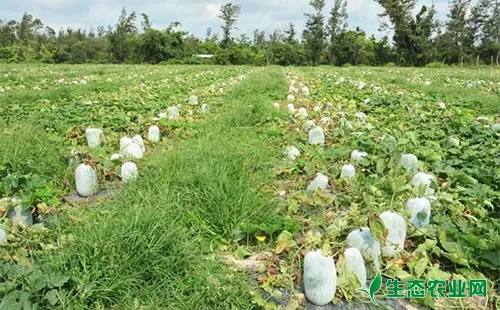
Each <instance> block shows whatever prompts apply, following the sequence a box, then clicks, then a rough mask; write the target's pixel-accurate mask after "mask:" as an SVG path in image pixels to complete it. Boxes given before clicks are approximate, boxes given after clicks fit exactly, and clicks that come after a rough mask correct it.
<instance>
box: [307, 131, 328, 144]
mask: <svg viewBox="0 0 500 310" xmlns="http://www.w3.org/2000/svg"><path fill="white" fill-rule="evenodd" d="M308 142H309V144H312V145H325V133H324V132H323V128H321V127H316V128H314V129H311V130H310V131H309V137H308Z"/></svg>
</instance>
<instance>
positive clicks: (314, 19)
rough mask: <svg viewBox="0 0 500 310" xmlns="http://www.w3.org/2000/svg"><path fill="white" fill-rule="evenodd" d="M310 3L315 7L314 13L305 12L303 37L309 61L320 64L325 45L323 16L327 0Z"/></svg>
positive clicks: (316, 0)
mask: <svg viewBox="0 0 500 310" xmlns="http://www.w3.org/2000/svg"><path fill="white" fill-rule="evenodd" d="M309 4H310V5H311V6H312V7H313V9H314V13H313V14H305V16H306V17H307V21H306V26H305V29H304V32H303V34H302V37H303V39H304V45H305V48H306V50H307V52H308V56H309V62H310V63H311V64H313V65H318V64H319V63H320V59H321V54H322V53H323V49H324V47H325V21H324V19H325V17H324V16H323V9H324V7H325V0H311V1H310V2H309Z"/></svg>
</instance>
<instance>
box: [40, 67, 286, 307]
mask: <svg viewBox="0 0 500 310" xmlns="http://www.w3.org/2000/svg"><path fill="white" fill-rule="evenodd" d="M284 91H285V82H284V79H283V76H282V73H281V69H277V68H273V69H267V70H263V71H261V72H258V73H256V74H254V75H252V76H251V77H250V78H249V79H247V80H245V81H244V82H242V83H241V85H239V86H238V87H236V88H235V89H234V90H233V91H232V92H231V93H230V94H229V95H228V100H227V106H225V107H224V108H225V111H223V112H222V113H220V116H218V117H216V118H214V119H213V120H211V121H209V122H208V123H206V124H205V125H203V126H202V127H201V128H200V129H199V130H200V132H199V134H198V136H197V138H194V140H188V141H186V142H184V143H182V144H181V145H180V146H179V147H178V148H176V149H175V150H173V151H172V152H169V153H162V154H157V155H154V156H152V157H150V158H149V159H147V162H146V165H147V171H146V173H145V174H144V175H143V176H141V177H140V178H139V179H138V180H137V181H136V182H134V183H133V184H131V185H130V186H128V187H127V188H125V189H124V190H123V191H122V193H121V195H120V197H119V198H118V199H117V200H115V201H110V202H108V203H104V205H102V206H101V207H99V208H97V209H85V210H73V211H72V212H70V213H69V216H61V217H60V218H59V220H58V222H57V223H56V224H55V227H54V230H55V234H56V235H58V236H60V239H59V245H60V246H61V249H60V250H59V251H57V252H56V253H55V254H53V255H48V256H46V257H44V258H43V259H42V260H41V263H42V264H43V265H44V266H50V269H51V270H52V271H53V272H57V273H62V274H64V275H68V276H70V279H71V280H70V281H69V282H68V283H67V284H66V285H65V286H64V288H61V289H60V296H61V299H60V302H61V304H62V305H63V306H64V308H71V309H75V308H110V307H115V308H120V309H121V308H137V307H142V306H143V307H146V308H170V309H199V308H201V309H203V308H205V309H214V308H217V309H234V308H236V309H248V308H251V307H252V305H251V303H250V302H251V298H250V295H249V292H250V290H251V287H250V284H249V283H248V280H247V278H246V276H245V275H244V274H241V273H234V272H229V270H228V269H227V268H226V267H225V266H223V265H222V263H221V262H220V261H219V260H217V259H209V257H210V255H209V254H210V246H211V245H213V244H211V243H213V242H214V241H213V240H218V239H219V240H221V239H225V240H231V238H232V237H233V234H234V232H235V231H237V230H238V229H239V227H241V226H242V225H244V224H248V223H259V221H261V220H262V219H263V218H264V217H266V216H267V215H269V214H271V213H272V210H273V206H272V204H271V203H270V197H267V196H266V194H263V193H262V192H259V189H260V187H261V186H262V184H263V183H264V184H265V183H266V182H267V181H271V180H272V179H271V178H272V174H271V173H270V171H271V169H270V167H271V162H270V161H271V158H276V156H275V155H276V154H275V152H278V150H276V149H275V148H274V147H273V145H270V144H269V143H268V141H265V140H262V139H261V138H260V136H259V135H258V131H259V128H258V127H259V126H261V125H262V124H263V123H265V122H266V119H267V118H268V117H269V116H270V115H272V114H271V113H274V112H271V111H272V110H268V109H267V106H271V104H270V102H271V101H270V99H272V98H273V96H276V95H277V94H278V93H284ZM268 112H269V113H268ZM276 116H279V115H276ZM75 218H77V219H78V220H77V221H76V222H73V221H72V219H75ZM214 237H215V238H214Z"/></svg>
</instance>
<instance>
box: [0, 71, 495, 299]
mask: <svg viewBox="0 0 500 310" xmlns="http://www.w3.org/2000/svg"><path fill="white" fill-rule="evenodd" d="M290 94H293V96H294V98H287V96H289V95H290ZM192 95H196V96H197V97H198V101H199V104H197V105H191V104H189V97H190V96H192ZM292 101H293V105H294V106H293V110H292V109H291V106H288V105H287V104H289V103H290V102H292ZM202 105H206V106H203V107H202ZM173 106H176V107H177V108H178V110H179V112H180V113H179V116H178V117H177V116H176V115H175V113H174V114H172V109H169V108H171V107H173ZM299 108H303V109H299ZM360 112H362V113H360ZM165 116H166V117H165ZM169 116H170V117H169ZM308 121H309V122H308ZM310 121H313V122H314V124H313V123H312V122H310ZM498 123H500V71H499V70H496V69H490V68H482V69H473V68H470V69H468V68H447V69H430V68H426V69H423V68H422V69H415V68H397V67H391V68H389V67H387V68H381V67H380V68H375V67H345V68H333V67H317V68H306V67H286V68H284V67H264V68H258V67H247V66H225V67H222V66H126V65H119V66H118V65H116V66H113V65H82V66H77V65H74V66H70V65H50V66H48V65H47V66H45V65H6V64H2V65H0V130H1V134H0V198H1V200H0V218H1V222H0V225H1V226H0V227H2V230H1V231H0V299H1V303H0V309H31V308H61V309H63V308H64V309H84V308H85V309H87V308H89V309H158V308H168V309H251V308H255V309H261V308H265V309H302V308H304V307H306V308H309V307H312V306H311V303H310V302H309V301H307V300H306V298H305V295H304V283H303V282H304V281H303V265H304V257H305V255H306V254H307V253H308V252H309V251H313V250H318V249H319V250H321V251H322V252H323V254H324V255H330V256H331V257H333V259H334V261H335V264H336V270H337V271H336V272H337V282H336V292H335V297H334V298H333V304H334V305H335V306H332V305H331V306H332V309H342V308H345V307H346V303H350V304H352V305H354V306H359V307H360V309H366V307H372V301H371V300H370V298H369V296H368V295H366V294H364V293H363V292H360V291H358V290H357V289H358V288H360V287H361V286H362V284H361V283H360V280H359V277H356V275H355V274H354V273H353V272H351V271H352V270H351V269H350V268H351V267H349V260H346V258H345V254H344V251H345V249H347V248H348V247H353V246H352V245H351V244H349V245H348V241H347V238H348V235H349V234H350V233H351V232H352V231H355V230H357V229H359V228H361V227H369V228H370V230H371V235H372V236H373V238H374V239H376V240H379V242H380V243H381V244H382V245H384V244H385V245H389V246H390V244H389V241H388V240H389V239H392V237H391V228H390V227H386V225H385V224H384V222H383V221H382V220H381V219H380V218H379V215H380V214H382V213H383V212H385V211H394V212H396V213H398V214H400V215H401V216H402V217H403V218H404V222H405V224H404V225H405V226H406V238H404V242H403V243H402V244H401V247H396V252H397V254H396V255H392V257H391V256H390V255H387V253H384V255H382V257H377V258H376V259H374V260H375V261H376V262H374V261H371V262H370V260H368V259H367V260H366V267H367V268H366V273H367V275H368V279H369V281H368V283H366V284H364V285H367V286H368V287H369V286H370V284H369V282H370V280H371V279H372V278H374V277H375V275H376V270H377V268H376V267H375V266H376V265H377V263H378V264H380V268H379V269H380V270H381V274H382V276H383V281H384V283H386V281H387V280H394V279H399V280H401V281H406V280H408V279H423V280H442V281H458V280H465V281H469V280H471V279H487V288H488V290H487V295H486V296H482V297H481V296H475V297H473V298H468V297H467V298H455V299H449V298H443V297H441V298H434V299H433V298H431V297H430V296H429V295H426V296H425V298H407V299H406V300H405V301H404V302H403V300H402V299H401V300H400V301H399V300H398V302H399V303H398V307H400V308H402V309H404V308H406V307H408V308H409V307H410V306H409V305H410V304H412V305H414V306H417V307H427V308H438V309H444V308H451V307H453V308H463V309H478V308H482V309H494V308H498V307H500V299H499V297H498V295H499V293H500V291H499V289H498V285H499V283H498V279H499V276H498V275H499V274H500V260H499V257H500V218H499V216H500V143H499V142H500V128H498V127H499V125H495V124H498ZM152 125H156V126H158V127H159V128H160V131H161V140H160V141H159V142H157V143H154V142H152V141H148V139H147V137H148V128H149V126H152ZM315 126H319V127H321V130H322V131H323V132H324V135H325V141H324V143H320V144H318V145H314V144H311V143H309V142H310V141H308V138H310V134H311V131H310V129H312V128H314V127H315ZM91 127H92V128H99V129H102V130H103V132H104V134H103V135H104V138H103V139H102V145H101V146H100V147H97V148H89V147H88V146H87V139H86V134H85V130H86V129H87V128H91ZM314 130H316V129H314ZM308 132H309V134H308ZM135 135H140V136H142V137H143V138H144V141H145V150H146V151H145V156H144V158H142V159H130V158H119V159H118V160H111V159H110V156H111V155H112V154H114V153H119V151H120V148H121V146H120V138H122V137H124V136H130V137H132V136H135ZM290 146H294V147H296V148H297V150H298V151H299V153H297V154H296V155H297V156H291V157H290V156H288V155H289V154H285V153H286V152H285V150H287V147H290ZM288 150H289V149H288ZM355 150H359V151H360V152H366V154H365V155H364V156H363V155H361V157H359V158H353V157H352V152H353V151H355ZM284 152H285V153H284ZM402 154H414V155H415V156H416V157H417V158H418V163H414V164H416V165H415V166H413V167H406V168H408V169H405V167H402V166H401V162H400V159H401V155H402ZM287 157H288V158H287ZM293 157H296V158H293ZM127 161H129V162H134V163H135V164H137V167H138V177H137V179H135V180H133V181H131V182H124V181H123V180H122V175H121V170H120V167H121V165H122V163H124V162H127ZM81 163H84V164H87V165H89V166H90V167H92V168H93V169H94V170H95V171H96V172H97V176H98V180H99V190H100V191H99V193H97V194H96V195H94V196H92V197H90V198H86V199H85V198H82V197H79V196H78V194H76V193H75V169H76V168H77V166H78V165H80V164H81ZM349 163H351V164H352V166H350V167H352V168H354V169H355V174H354V175H352V174H349V173H346V172H347V170H344V168H346V167H345V166H344V165H347V164H349ZM417 172H422V173H426V174H428V175H430V176H429V179H428V181H429V183H428V186H427V185H426V184H416V183H415V182H414V181H415V178H414V175H415V174H417ZM317 173H321V174H323V175H325V176H327V177H328V182H327V184H325V186H324V187H322V188H316V189H313V190H308V187H309V189H311V188H310V187H311V186H310V184H311V182H312V181H313V180H314V179H315V178H316V176H317ZM424 178H425V176H424ZM320 187H321V186H320ZM416 197H421V198H424V197H425V198H426V199H427V200H428V201H429V202H430V205H431V216H430V223H429V224H428V225H423V224H422V225H421V224H416V223H421V222H424V221H425V217H426V214H425V212H424V213H422V212H418V214H416V215H415V214H411V212H410V211H409V209H408V207H407V201H408V200H409V199H412V198H416ZM12 198H17V199H12ZM16 210H17V211H18V213H21V214H20V215H19V214H18V215H16V216H13V213H15V211H16ZM21 211H22V212H21ZM31 219H32V222H33V223H30V222H31ZM26 222H28V223H26ZM26 224H32V225H26ZM388 228H389V229H388ZM362 254H363V256H365V254H366V253H364V252H363V253H362ZM364 258H365V259H366V257H364ZM385 293H386V289H385V285H384V288H382V289H381V290H380V291H379V292H378V293H377V300H378V301H379V302H380V303H381V304H382V305H385V306H386V307H388V308H394V307H395V304H394V303H395V300H394V299H386V298H384V297H383V296H384V295H385ZM362 307H365V308H362ZM373 307H375V306H373ZM311 309H312V308H311ZM325 309H326V308H325Z"/></svg>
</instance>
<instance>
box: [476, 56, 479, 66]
mask: <svg viewBox="0 0 500 310" xmlns="http://www.w3.org/2000/svg"><path fill="white" fill-rule="evenodd" d="M476 67H479V55H477V58H476Z"/></svg>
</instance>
